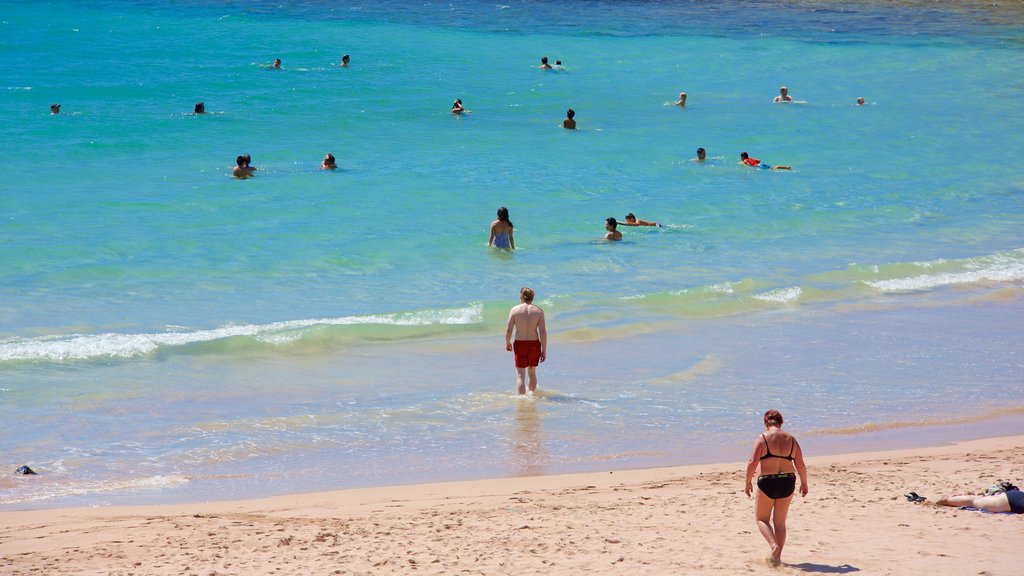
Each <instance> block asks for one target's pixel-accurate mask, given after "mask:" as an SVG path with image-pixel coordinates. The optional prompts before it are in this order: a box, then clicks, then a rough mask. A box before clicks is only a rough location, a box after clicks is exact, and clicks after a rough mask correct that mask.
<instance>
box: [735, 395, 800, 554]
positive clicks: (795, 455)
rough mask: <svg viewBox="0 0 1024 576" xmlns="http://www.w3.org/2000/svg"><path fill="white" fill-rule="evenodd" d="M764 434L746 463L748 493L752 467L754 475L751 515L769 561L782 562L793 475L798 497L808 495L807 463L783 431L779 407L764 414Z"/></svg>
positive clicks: (750, 484)
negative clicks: (755, 488)
mask: <svg viewBox="0 0 1024 576" xmlns="http://www.w3.org/2000/svg"><path fill="white" fill-rule="evenodd" d="M764 428H765V431H764V433H763V434H761V435H760V436H758V437H757V440H754V451H753V452H752V453H751V454H750V460H749V461H748V462H747V484H746V488H745V489H744V491H745V492H746V493H747V496H748V497H749V496H750V493H751V492H752V491H753V489H754V488H753V485H752V483H751V481H752V480H753V478H754V470H756V469H757V468H758V467H760V469H761V471H760V474H759V475H758V477H757V500H756V501H755V502H754V518H755V519H756V520H757V529H758V530H760V531H761V535H762V536H764V539H765V540H767V541H768V546H770V547H771V549H772V553H771V556H769V557H768V561H769V562H771V563H772V564H775V565H778V564H781V563H782V547H783V546H785V545H786V515H787V514H788V513H789V504H790V502H792V501H793V491H794V489H795V488H796V476H797V474H799V475H800V496H807V466H805V465H804V454H803V451H802V450H800V444H799V443H798V442H797V441H796V438H794V437H793V436H791V435H790V434H787V433H786V432H783V431H782V414H781V413H779V411H778V410H769V411H767V412H765V413H764Z"/></svg>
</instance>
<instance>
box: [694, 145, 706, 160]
mask: <svg viewBox="0 0 1024 576" xmlns="http://www.w3.org/2000/svg"><path fill="white" fill-rule="evenodd" d="M707 159H708V153H707V151H706V150H704V149H703V148H697V157H696V158H694V159H693V160H690V162H704V161H705V160H707Z"/></svg>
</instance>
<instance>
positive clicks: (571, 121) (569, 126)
mask: <svg viewBox="0 0 1024 576" xmlns="http://www.w3.org/2000/svg"><path fill="white" fill-rule="evenodd" d="M575 118H576V111H575V110H573V109H572V108H569V109H568V110H566V111H565V120H562V128H565V129H566V130H575V129H576V120H575Z"/></svg>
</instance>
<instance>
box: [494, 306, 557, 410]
mask: <svg viewBox="0 0 1024 576" xmlns="http://www.w3.org/2000/svg"><path fill="white" fill-rule="evenodd" d="M533 296H534V295H533V289H532V288H527V287H526V286H524V287H522V288H521V289H520V290H519V304H518V305H516V306H513V307H512V309H511V310H509V313H508V326H507V327H506V328H505V350H506V351H508V352H513V353H514V356H515V363H516V389H517V390H518V391H519V393H520V394H526V375H527V373H529V377H530V392H534V391H536V390H537V365H538V364H540V363H541V362H543V361H544V360H546V359H547V355H548V331H547V326H545V324H544V311H543V310H541V309H540V308H538V307H537V306H534V305H533ZM513 329H514V330H515V336H516V339H515V342H513V341H512V332H513Z"/></svg>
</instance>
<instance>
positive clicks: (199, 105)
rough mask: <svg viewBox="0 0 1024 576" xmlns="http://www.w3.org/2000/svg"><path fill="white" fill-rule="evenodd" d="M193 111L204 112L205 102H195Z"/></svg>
mask: <svg viewBox="0 0 1024 576" xmlns="http://www.w3.org/2000/svg"><path fill="white" fill-rule="evenodd" d="M195 113H196V114H206V104H203V103H202V102H196V107H195Z"/></svg>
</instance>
